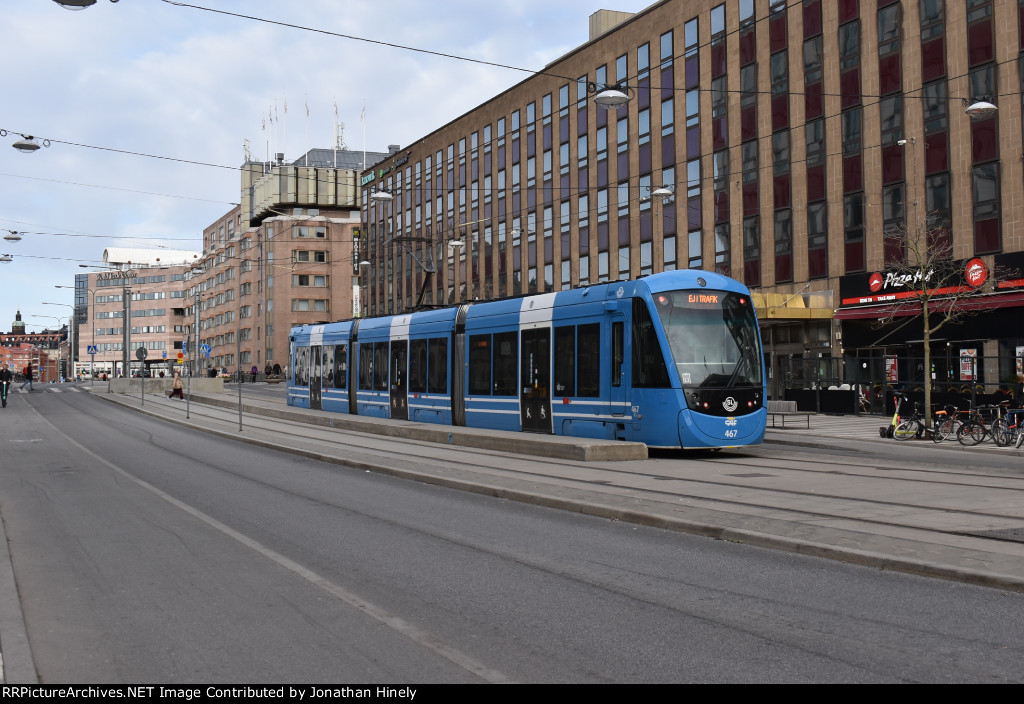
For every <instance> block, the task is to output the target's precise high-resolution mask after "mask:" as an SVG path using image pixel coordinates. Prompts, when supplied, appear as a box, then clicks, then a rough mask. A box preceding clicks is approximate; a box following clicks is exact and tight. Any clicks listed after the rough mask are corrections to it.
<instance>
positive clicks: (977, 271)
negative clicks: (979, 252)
mask: <svg viewBox="0 0 1024 704" xmlns="http://www.w3.org/2000/svg"><path fill="white" fill-rule="evenodd" d="M964 276H965V277H966V278H967V283H968V284H970V285H971V286H973V287H974V288H978V287H979V286H981V285H982V284H983V283H985V281H986V280H987V279H988V267H987V266H985V262H983V261H981V260H980V259H972V260H971V261H969V262H967V269H966V271H965V272H964Z"/></svg>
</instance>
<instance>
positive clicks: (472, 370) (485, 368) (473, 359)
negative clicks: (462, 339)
mask: <svg viewBox="0 0 1024 704" xmlns="http://www.w3.org/2000/svg"><path fill="white" fill-rule="evenodd" d="M469 393H470V395H472V396H490V395H491V336H490V335H470V336H469Z"/></svg>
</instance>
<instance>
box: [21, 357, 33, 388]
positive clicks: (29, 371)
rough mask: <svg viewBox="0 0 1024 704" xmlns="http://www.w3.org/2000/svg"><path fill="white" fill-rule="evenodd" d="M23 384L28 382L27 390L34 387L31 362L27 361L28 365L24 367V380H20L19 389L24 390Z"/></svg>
mask: <svg viewBox="0 0 1024 704" xmlns="http://www.w3.org/2000/svg"><path fill="white" fill-rule="evenodd" d="M25 384H28V390H29V391H35V387H33V386H32V363H31V362H29V363H28V366H26V367H25V381H23V382H21V390H22V391H24V390H25Z"/></svg>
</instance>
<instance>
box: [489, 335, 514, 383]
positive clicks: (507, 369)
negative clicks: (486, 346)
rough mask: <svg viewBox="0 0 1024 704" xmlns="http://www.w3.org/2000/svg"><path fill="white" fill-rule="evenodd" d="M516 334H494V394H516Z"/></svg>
mask: <svg viewBox="0 0 1024 704" xmlns="http://www.w3.org/2000/svg"><path fill="white" fill-rule="evenodd" d="M517 337H518V334H517V333H516V332H515V331H513V332H499V333H495V335H494V353H493V354H494V395H495V396H516V395H517V388H518V384H517V383H516V370H517V369H518V368H519V365H518V358H519V357H518V354H517V353H518V351H519V345H518V340H517Z"/></svg>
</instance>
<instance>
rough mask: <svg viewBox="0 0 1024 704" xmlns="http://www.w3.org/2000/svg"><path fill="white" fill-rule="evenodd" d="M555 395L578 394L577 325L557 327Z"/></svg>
mask: <svg viewBox="0 0 1024 704" xmlns="http://www.w3.org/2000/svg"><path fill="white" fill-rule="evenodd" d="M555 395H556V396H575V395H576V326H575V325H565V326H563V327H560V328H555Z"/></svg>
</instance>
